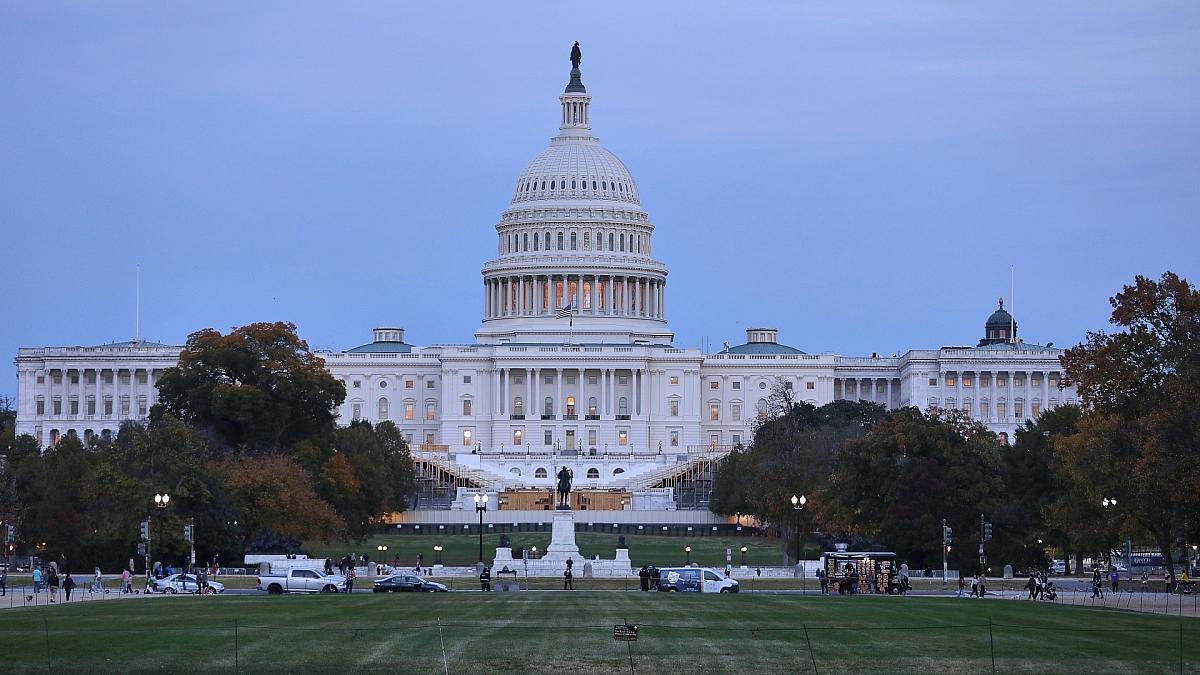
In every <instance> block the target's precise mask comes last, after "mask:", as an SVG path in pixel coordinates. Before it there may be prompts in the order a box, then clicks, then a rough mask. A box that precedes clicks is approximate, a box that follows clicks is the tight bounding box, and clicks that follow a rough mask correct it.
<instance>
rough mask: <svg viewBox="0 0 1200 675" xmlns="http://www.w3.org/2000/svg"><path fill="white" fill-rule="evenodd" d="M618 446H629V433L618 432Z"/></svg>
mask: <svg viewBox="0 0 1200 675" xmlns="http://www.w3.org/2000/svg"><path fill="white" fill-rule="evenodd" d="M617 445H629V432H628V431H625V430H624V429H622V430H621V431H618V432H617Z"/></svg>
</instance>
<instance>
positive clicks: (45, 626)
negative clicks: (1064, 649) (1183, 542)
mask: <svg viewBox="0 0 1200 675" xmlns="http://www.w3.org/2000/svg"><path fill="white" fill-rule="evenodd" d="M1182 629H1183V627H1182V626H1180V630H1182ZM42 630H43V631H45V633H46V672H47V673H49V672H52V671H51V668H50V622H49V621H47V620H45V619H42Z"/></svg>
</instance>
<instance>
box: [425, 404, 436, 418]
mask: <svg viewBox="0 0 1200 675" xmlns="http://www.w3.org/2000/svg"><path fill="white" fill-rule="evenodd" d="M425 419H427V420H430V421H433V420H435V419H437V404H436V403H426V404H425Z"/></svg>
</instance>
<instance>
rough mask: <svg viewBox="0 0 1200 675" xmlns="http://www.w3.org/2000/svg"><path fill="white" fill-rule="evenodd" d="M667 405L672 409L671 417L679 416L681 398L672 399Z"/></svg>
mask: <svg viewBox="0 0 1200 675" xmlns="http://www.w3.org/2000/svg"><path fill="white" fill-rule="evenodd" d="M667 406H668V408H669V409H670V411H671V417H679V399H677V398H673V399H671V400H670V402H668V403H667Z"/></svg>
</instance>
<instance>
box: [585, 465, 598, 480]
mask: <svg viewBox="0 0 1200 675" xmlns="http://www.w3.org/2000/svg"><path fill="white" fill-rule="evenodd" d="M587 477H588V478H599V477H600V469H597V468H596V467H592V468H590V469H588V470H587Z"/></svg>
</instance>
